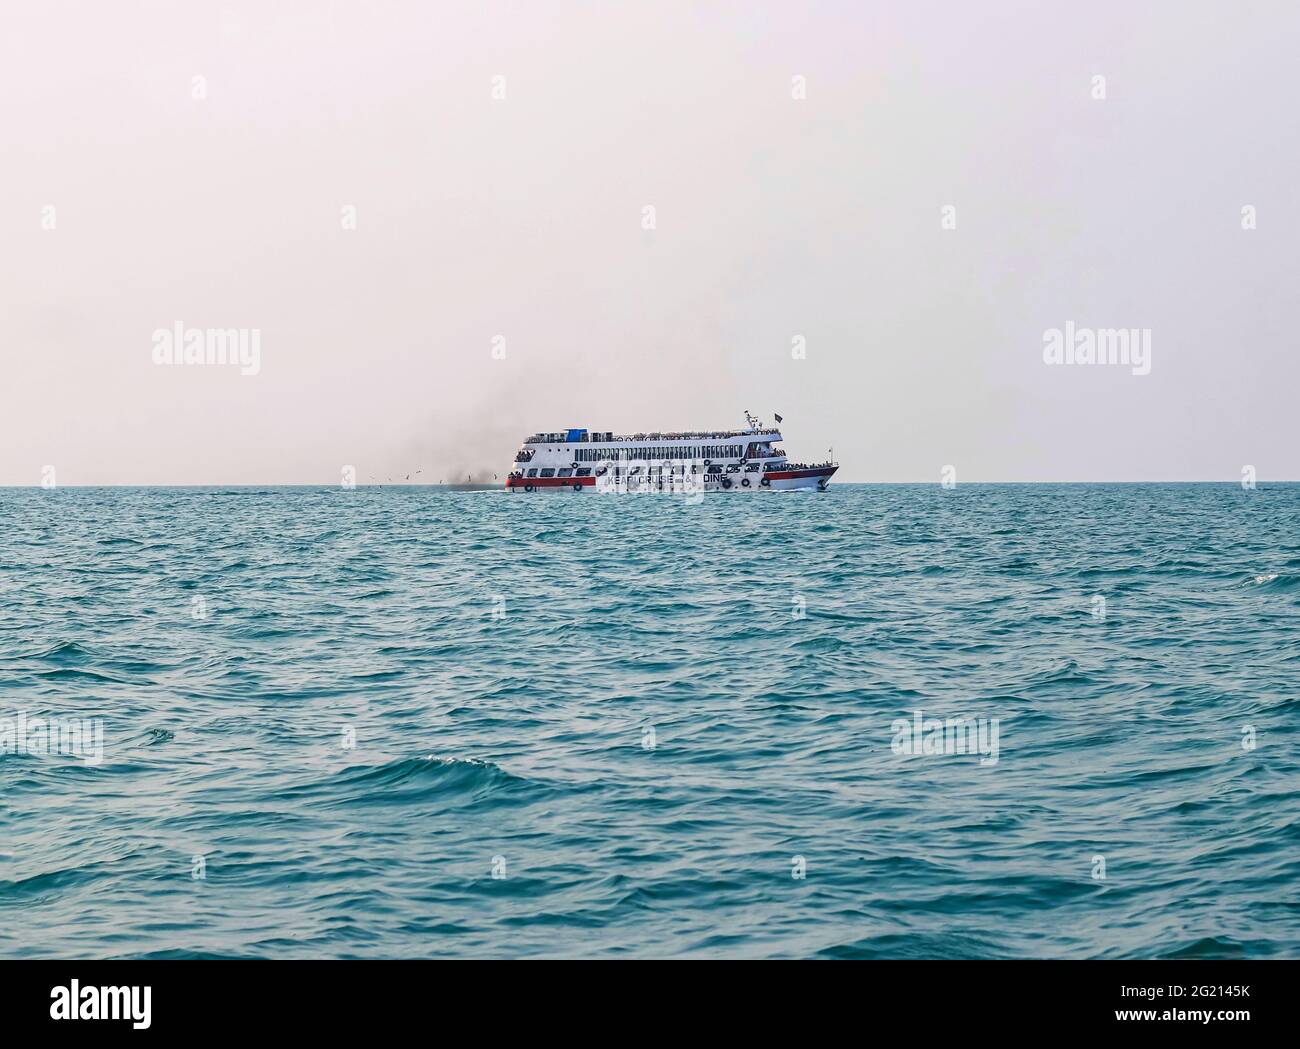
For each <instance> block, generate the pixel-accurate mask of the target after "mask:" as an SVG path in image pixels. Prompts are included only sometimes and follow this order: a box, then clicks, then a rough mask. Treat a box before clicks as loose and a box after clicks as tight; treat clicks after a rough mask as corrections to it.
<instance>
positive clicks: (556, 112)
mask: <svg viewBox="0 0 1300 1049" xmlns="http://www.w3.org/2000/svg"><path fill="white" fill-rule="evenodd" d="M1298 52H1300V6H1298V5H1296V4H1294V3H1273V4H1263V3H1261V4H1251V3H1245V4H1243V3H1228V2H1221V3H1213V4H1211V3H1204V2H1193V3H1186V2H1173V0H1170V2H1165V3H1141V4H1134V3H1131V2H1124V3H1087V4H1065V3H1061V4H1044V3H1042V2H1023V3H997V2H985V3H980V4H965V3H958V2H956V0H949V2H946V3H933V4H927V3H915V2H906V3H905V2H902V0H899V2H896V3H889V4H864V3H825V4H804V3H798V4H796V3H790V2H771V3H738V4H734V5H733V4H717V3H701V2H665V0H658V2H654V3H641V4H635V5H634V4H617V3H594V2H589V3H561V2H549V0H548V2H546V3H539V2H528V3H517V4H505V3H492V2H477V0H476V2H474V3H468V2H467V3H455V4H451V3H419V2H404V3H386V2H375V0H365V2H355V3H353V2H346V3H345V2H339V3H334V4H328V3H297V2H283V0H281V2H277V3H274V4H247V5H244V6H230V5H223V4H219V3H213V4H206V3H185V2H181V3H176V2H156V3H149V2H145V3H133V4H129V5H128V4H100V3H94V2H91V0H82V2H79V3H59V2H57V0H11V2H10V3H7V4H6V5H5V12H4V16H3V32H0V353H2V354H3V366H4V370H3V378H2V379H0V483H5V484H37V483H39V482H40V480H41V476H42V469H43V468H44V467H46V466H54V467H55V468H56V470H57V479H58V482H59V483H60V484H102V483H143V484H151V483H157V484H207V483H257V484H261V483H293V482H303V483H336V482H338V480H339V479H340V471H341V469H342V467H343V466H344V465H354V466H355V467H356V470H357V478H358V480H359V481H360V482H362V483H365V482H367V481H369V480H372V479H377V480H379V481H383V480H384V479H385V478H386V477H388V476H396V475H405V474H406V473H407V472H411V471H413V470H415V469H423V471H424V473H423V474H422V475H421V479H424V480H438V479H440V478H441V477H444V476H445V477H446V478H447V479H449V480H450V479H452V478H453V477H463V476H464V474H465V473H467V472H470V471H473V472H475V473H476V474H478V475H479V476H480V477H482V476H483V475H484V473H485V472H486V473H487V474H488V475H490V474H491V473H492V472H496V473H498V474H504V468H505V467H506V466H507V465H508V463H509V460H510V458H511V456H512V454H513V451H514V449H515V448H516V447H517V445H518V443H519V441H520V440H521V439H522V438H523V437H525V436H527V435H528V434H530V433H533V432H535V431H538V430H544V429H558V428H561V427H566V426H571V425H573V426H588V427H591V428H595V429H607V430H616V431H639V430H651V429H684V428H698V427H723V426H730V425H735V424H738V423H739V422H740V421H741V418H742V411H743V410H744V409H746V408H748V409H750V410H752V411H754V412H756V413H758V414H759V415H760V416H763V417H765V418H770V416H771V414H772V412H773V411H778V412H780V413H781V414H782V415H783V416H784V417H785V426H784V429H785V433H786V444H787V447H788V450H789V452H790V453H791V455H792V456H795V457H798V458H804V459H808V458H817V457H821V456H823V455H824V453H825V452H826V450H827V449H828V448H829V447H831V446H834V449H835V453H836V456H837V458H838V459H839V460H840V461H841V463H842V464H843V467H842V470H841V473H840V478H841V479H842V480H846V481H938V480H939V478H940V472H941V470H942V469H943V467H944V466H946V465H953V466H954V467H955V469H956V474H957V479H958V480H959V481H978V480H1144V479H1153V480H1158V479H1168V480H1188V479H1222V480H1229V481H1232V480H1237V479H1238V478H1239V477H1240V475H1241V470H1242V467H1243V465H1246V464H1250V465H1253V466H1255V467H1256V468H1257V469H1258V471H1259V476H1260V478H1261V479H1264V480H1268V479H1297V478H1300V422H1298V421H1297V420H1298V419H1300V409H1298V408H1297V395H1298V394H1300V363H1298V355H1297V347H1296V341H1297V340H1296V332H1297V321H1298V320H1300V309H1298V307H1300V248H1298V243H1300V241H1298V240H1297V235H1298V234H1300V192H1298V190H1297V186H1298V185H1300V120H1297V115H1296V105H1297V99H1300V72H1297V70H1298V69H1300V62H1297V58H1296V56H1297V53H1298ZM498 77H500V78H504V79H503V80H497V79H494V78H498ZM1098 77H1104V81H1099V80H1098V79H1096V78H1098ZM795 78H802V80H796V79H795ZM502 93H504V98H502V97H494V96H500V95H501V94H502ZM800 95H803V96H804V97H797V96H800ZM1103 95H1104V97H1101V96H1103ZM647 207H650V208H653V228H647V226H648V225H650V219H649V218H648V216H649V215H650V214H651V213H650V212H648V211H647V210H646V209H647ZM947 207H951V208H952V209H954V210H953V211H945V210H944V209H945V208H947ZM349 209H354V210H349ZM1243 209H1253V212H1251V211H1243ZM352 216H355V221H353V218H352ZM945 219H946V220H947V221H945ZM954 223H955V228H945V225H947V226H953V225H954ZM352 225H354V226H355V228H348V227H349V226H352ZM1251 225H1253V226H1254V228H1243V227H1250V226H1251ZM178 323H179V324H182V325H184V326H186V327H187V328H199V329H205V328H220V329H230V328H234V329H249V330H250V331H251V330H252V329H257V330H258V332H259V333H260V335H259V339H260V358H259V364H260V368H259V370H258V371H257V374H254V375H243V374H241V370H240V368H239V367H238V366H230V365H224V366H223V365H219V364H192V365H184V364H182V365H160V364H157V363H155V360H154V357H155V350H156V341H155V338H154V333H155V331H156V330H157V329H167V330H171V329H172V328H173V327H174V326H175V325H177V324H178ZM1067 323H1070V324H1073V325H1074V326H1075V327H1076V328H1078V329H1089V330H1093V329H1109V328H1125V329H1149V330H1150V350H1151V358H1150V373H1149V374H1144V375H1142V374H1134V373H1133V372H1134V369H1133V368H1131V367H1128V366H1124V365H1120V364H1116V365H1079V364H1076V365H1068V364H1067V365H1051V364H1048V363H1046V362H1045V361H1044V352H1043V351H1044V343H1045V333H1046V332H1049V331H1050V330H1051V329H1065V327H1066V325H1067ZM498 336H500V337H501V340H503V341H497V342H495V343H494V339H496V337H498ZM800 339H801V340H802V341H799V340H800ZM494 346H495V347H496V353H495V355H494ZM799 347H803V348H804V350H805V351H806V356H804V357H802V358H799V357H796V356H795V355H794V353H792V348H793V349H798V348H799ZM502 350H503V351H504V356H502Z"/></svg>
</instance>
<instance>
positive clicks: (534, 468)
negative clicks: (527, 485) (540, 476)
mask: <svg viewBox="0 0 1300 1049" xmlns="http://www.w3.org/2000/svg"><path fill="white" fill-rule="evenodd" d="M528 476H529V477H536V476H537V467H535V466H534V467H533V468H532V469H531V470H529V471H528Z"/></svg>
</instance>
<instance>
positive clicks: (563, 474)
mask: <svg viewBox="0 0 1300 1049" xmlns="http://www.w3.org/2000/svg"><path fill="white" fill-rule="evenodd" d="M560 476H561V477H572V476H573V470H572V469H566V470H561V471H560Z"/></svg>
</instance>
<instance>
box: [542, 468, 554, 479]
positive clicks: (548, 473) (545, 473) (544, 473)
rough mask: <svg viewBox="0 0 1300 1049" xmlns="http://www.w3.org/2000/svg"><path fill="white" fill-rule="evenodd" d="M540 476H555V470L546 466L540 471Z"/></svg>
mask: <svg viewBox="0 0 1300 1049" xmlns="http://www.w3.org/2000/svg"><path fill="white" fill-rule="evenodd" d="M542 476H543V477H554V476H555V471H554V470H552V469H550V468H547V469H545V470H543V471H542Z"/></svg>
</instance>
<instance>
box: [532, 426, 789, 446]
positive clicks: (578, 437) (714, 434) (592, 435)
mask: <svg viewBox="0 0 1300 1049" xmlns="http://www.w3.org/2000/svg"><path fill="white" fill-rule="evenodd" d="M733 437H771V438H772V439H773V440H777V441H779V440H781V431H780V430H778V429H777V428H776V427H770V428H769V427H758V428H755V429H749V430H681V431H673V432H664V433H611V432H609V431H605V432H601V431H600V430H584V429H578V428H574V429H572V430H559V431H557V432H555V433H535V434H533V435H532V436H531V437H529V438H528V439H527V440H526V441H524V444H614V443H618V442H626V441H636V442H637V443H639V444H644V443H645V442H646V441H707V440H723V441H725V440H727V439H728V438H733Z"/></svg>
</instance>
